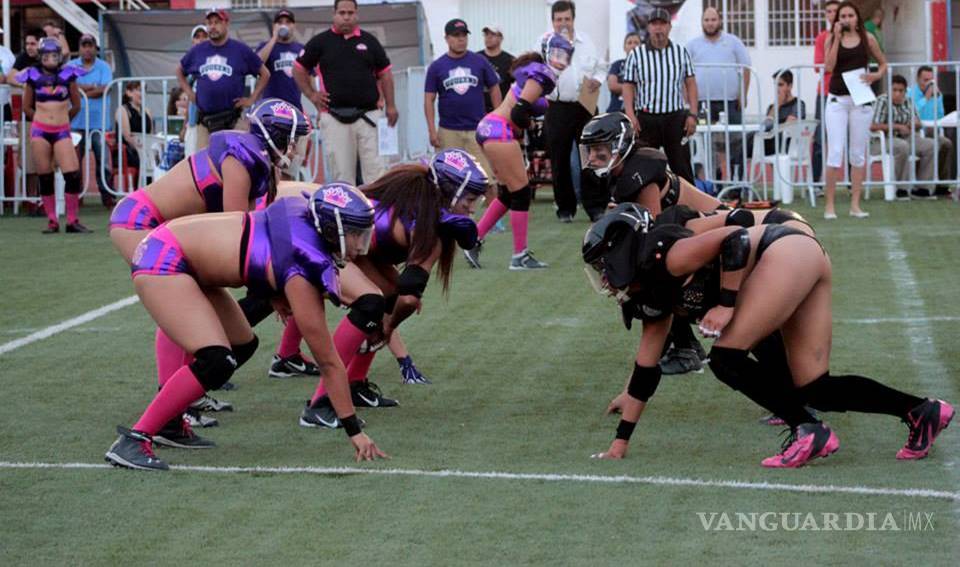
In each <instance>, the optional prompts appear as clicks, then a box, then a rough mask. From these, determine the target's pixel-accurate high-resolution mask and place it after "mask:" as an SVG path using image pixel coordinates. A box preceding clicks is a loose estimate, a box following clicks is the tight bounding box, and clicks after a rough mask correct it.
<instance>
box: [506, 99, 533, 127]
mask: <svg viewBox="0 0 960 567" xmlns="http://www.w3.org/2000/svg"><path fill="white" fill-rule="evenodd" d="M532 108H533V105H532V104H530V102H529V101H527V100H524V99H522V98H520V99H517V104H515V105H514V107H513V110H511V111H510V120H511V121H512V122H513V123H514V124H516V125H517V127H518V128H520V129H522V130H526V129H527V128H529V127H530V111H531V110H532Z"/></svg>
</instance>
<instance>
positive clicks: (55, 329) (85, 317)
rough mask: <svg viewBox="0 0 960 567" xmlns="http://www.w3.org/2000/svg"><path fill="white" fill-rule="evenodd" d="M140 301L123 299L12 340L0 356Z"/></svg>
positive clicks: (0, 346)
mask: <svg viewBox="0 0 960 567" xmlns="http://www.w3.org/2000/svg"><path fill="white" fill-rule="evenodd" d="M138 301H140V298H139V297H137V296H136V295H131V296H130V297H125V298H123V299H121V300H119V301H114V302H113V303H108V304H107V305H104V306H103V307H98V308H96V309H94V310H93V311H87V312H86V313H84V314H82V315H78V316H76V317H74V318H72V319H67V320H66V321H63V322H61V323H57V324H56V325H51V326H49V327H45V328H43V329H40V330H39V331H37V332H35V333H30V334H29V335H27V336H25V337H21V338H19V339H16V340H12V341H10V342H7V343H3V344H0V354H6V353H8V352H11V351H14V350H16V349H18V348H20V347H24V346H27V345H28V344H31V343H35V342H37V341H42V340H43V339H47V338H50V337H52V336H53V335H56V334H59V333H62V332H64V331H66V330H68V329H72V328H73V327H77V326H79V325H83V324H84V323H89V322H90V321H93V320H94V319H99V318H100V317H103V316H104V315H106V314H107V313H112V312H114V311H116V310H118V309H123V308H124V307H128V306H130V305H133V304H134V303H137V302H138Z"/></svg>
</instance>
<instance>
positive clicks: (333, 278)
mask: <svg viewBox="0 0 960 567" xmlns="http://www.w3.org/2000/svg"><path fill="white" fill-rule="evenodd" d="M244 234H245V236H246V238H244V240H243V242H244V244H243V245H242V250H243V249H245V250H246V254H245V256H246V257H245V258H243V266H244V268H243V279H244V283H245V284H246V285H247V287H249V288H250V290H251V291H252V292H253V293H255V294H258V295H277V294H280V293H283V289H284V286H286V284H287V282H288V281H290V278H293V277H294V276H302V277H303V278H304V279H306V280H307V281H308V282H310V284H311V285H313V286H314V287H315V288H317V290H319V291H320V293H322V294H324V295H326V296H327V297H328V298H329V299H330V300H331V301H333V302H334V303H335V304H338V305H339V303H340V282H339V271H338V270H337V263H336V261H335V260H334V258H333V255H332V254H331V253H330V252H329V251H328V250H327V244H326V243H325V242H324V241H323V238H322V237H321V236H320V234H319V233H318V232H317V229H316V227H315V226H314V224H313V216H312V215H311V213H310V208H309V206H308V203H307V201H306V200H305V199H298V198H286V199H280V200H278V201H277V202H275V203H273V204H272V205H270V206H269V207H267V208H266V209H264V210H262V211H256V212H253V213H249V214H248V215H247V220H246V222H245V224H244ZM267 266H271V267H272V268H273V276H274V280H275V281H276V284H277V287H276V289H274V288H271V287H270V284H269V282H268V281H267Z"/></svg>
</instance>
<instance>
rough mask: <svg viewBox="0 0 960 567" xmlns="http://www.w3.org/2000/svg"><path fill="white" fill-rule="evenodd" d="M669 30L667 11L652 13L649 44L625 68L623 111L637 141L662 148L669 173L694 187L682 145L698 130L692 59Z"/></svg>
mask: <svg viewBox="0 0 960 567" xmlns="http://www.w3.org/2000/svg"><path fill="white" fill-rule="evenodd" d="M670 29H671V25H670V12H669V11H667V10H666V9H664V8H656V9H654V10H653V11H652V12H651V13H650V17H649V19H648V23H647V33H648V35H647V41H645V42H644V43H642V44H640V45H639V46H638V47H636V48H634V50H633V51H631V52H630V55H628V56H627V61H626V63H624V65H623V110H624V112H625V113H626V114H627V117H628V118H630V121H631V122H633V125H634V127H635V128H637V130H638V132H639V134H640V141H641V142H642V143H644V144H645V145H647V146H649V147H652V148H659V147H661V146H662V147H663V151H664V153H666V154H667V160H668V161H669V162H670V169H671V170H673V172H674V173H676V174H677V175H679V176H680V177H682V178H684V179H686V180H687V181H689V182H690V183H691V184H692V183H693V182H694V179H693V169H692V168H691V167H690V150H689V148H688V147H687V146H686V145H684V144H683V143H682V140H683V138H684V137H685V136H692V135H693V134H694V133H695V132H696V129H697V81H696V80H695V79H694V76H693V63H692V62H691V60H690V54H689V53H687V50H686V48H684V47H683V46H682V45H677V44H675V43H673V42H671V41H670ZM684 91H686V92H684ZM684 95H686V96H684ZM684 99H686V100H684Z"/></svg>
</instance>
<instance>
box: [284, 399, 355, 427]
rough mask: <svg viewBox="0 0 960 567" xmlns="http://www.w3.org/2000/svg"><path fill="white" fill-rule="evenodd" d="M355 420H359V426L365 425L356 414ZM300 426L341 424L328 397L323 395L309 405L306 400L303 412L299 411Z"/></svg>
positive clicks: (335, 425)
mask: <svg viewBox="0 0 960 567" xmlns="http://www.w3.org/2000/svg"><path fill="white" fill-rule="evenodd" d="M357 420H358V421H359V422H360V427H364V426H366V425H367V422H365V421H363V418H361V417H359V416H357ZM300 427H326V428H327V429H340V428H341V427H343V425H342V424H341V423H340V418H338V417H337V412H336V411H334V409H333V404H332V403H331V402H330V397H329V396H323V397H321V398H320V399H319V400H317V403H316V404H314V405H310V400H307V403H306V405H305V406H304V408H303V412H301V413H300Z"/></svg>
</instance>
